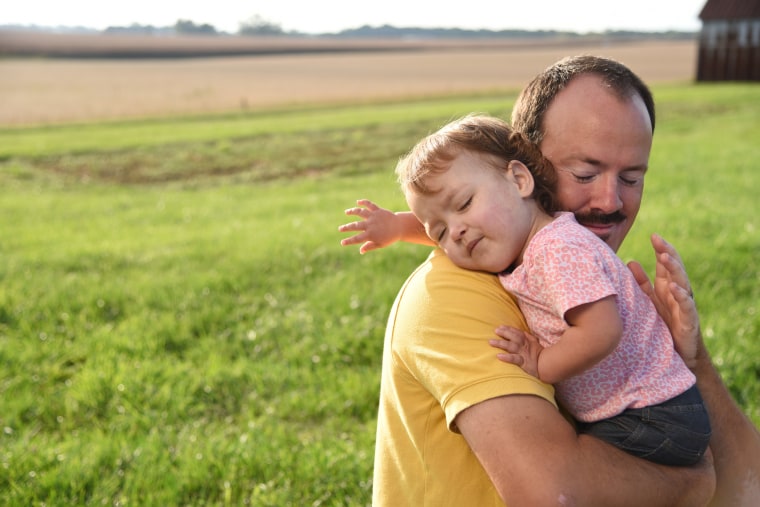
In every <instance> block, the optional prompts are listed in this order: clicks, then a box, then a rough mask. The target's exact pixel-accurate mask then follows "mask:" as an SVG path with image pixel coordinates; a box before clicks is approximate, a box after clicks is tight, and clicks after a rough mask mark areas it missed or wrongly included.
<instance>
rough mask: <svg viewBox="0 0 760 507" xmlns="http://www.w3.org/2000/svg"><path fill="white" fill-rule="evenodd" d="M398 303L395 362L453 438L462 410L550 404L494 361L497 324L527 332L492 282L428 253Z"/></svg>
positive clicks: (540, 390) (525, 379) (550, 392)
mask: <svg viewBox="0 0 760 507" xmlns="http://www.w3.org/2000/svg"><path fill="white" fill-rule="evenodd" d="M433 255H434V257H433V258H432V260H431V263H430V266H431V268H430V269H428V270H425V271H421V272H418V273H417V274H416V276H415V278H414V279H412V280H411V281H410V283H409V285H408V286H407V288H406V291H405V294H404V296H403V298H402V299H401V300H400V301H399V305H398V308H397V309H398V311H397V314H396V317H395V318H396V321H395V323H394V326H395V327H396V332H397V333H398V332H401V333H404V334H405V336H404V339H403V340H397V341H396V343H397V344H402V345H401V346H398V347H397V348H396V350H395V354H396V360H399V361H403V362H404V363H405V367H406V369H407V370H408V371H409V372H410V373H411V374H412V375H413V376H414V377H415V378H416V380H417V381H418V382H420V383H421V384H422V385H424V386H425V387H426V389H427V390H428V391H429V392H430V393H431V394H432V396H433V397H434V398H435V399H437V400H438V402H439V403H440V404H441V407H442V408H443V410H444V411H445V413H446V420H447V423H448V425H449V428H450V429H451V430H452V431H457V428H456V427H455V424H454V420H455V418H456V416H457V414H459V413H460V412H461V411H462V410H464V409H466V408H468V407H471V406H473V405H475V404H477V403H480V402H482V401H485V400H488V399H491V398H496V397H499V396H505V395H510V394H523V395H525V394H528V395H535V396H539V397H541V398H544V399H546V400H547V401H548V402H550V403H552V404H554V405H555V406H556V403H555V401H554V389H553V387H552V386H550V385H548V384H544V383H543V382H541V381H539V380H538V379H536V378H535V377H532V376H530V375H528V374H527V373H525V372H524V371H523V370H522V369H521V368H519V367H518V366H515V365H511V364H507V363H504V362H502V361H499V360H498V359H497V358H496V354H497V350H496V349H494V348H493V347H491V346H490V345H489V344H488V340H489V339H491V338H493V337H495V335H494V330H495V329H496V327H498V326H499V325H502V324H504V325H508V326H512V327H517V328H521V329H527V326H526V324H525V320H524V319H523V316H522V314H521V313H520V311H519V309H518V306H517V303H516V301H515V299H514V298H513V297H512V295H511V294H509V293H507V292H506V291H505V290H504V289H503V288H502V286H501V284H500V283H499V281H498V278H497V277H496V276H495V275H490V274H486V273H478V272H474V271H467V270H464V269H460V268H457V267H456V266H454V265H453V264H452V263H451V261H450V260H449V259H448V258H446V257H445V256H444V255H442V254H439V255H436V254H433Z"/></svg>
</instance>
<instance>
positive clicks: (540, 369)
mask: <svg viewBox="0 0 760 507" xmlns="http://www.w3.org/2000/svg"><path fill="white" fill-rule="evenodd" d="M565 320H567V323H568V324H569V327H568V328H567V329H566V330H565V332H564V333H562V337H561V338H560V339H559V341H557V343H556V344H554V345H552V346H551V347H547V348H543V347H542V346H541V345H540V344H539V343H538V340H536V338H534V337H533V336H532V335H530V334H528V333H525V332H523V331H520V330H517V329H514V328H510V327H505V326H502V327H499V328H498V329H496V334H497V335H498V336H499V337H500V338H501V339H500V340H490V342H489V343H490V344H491V346H492V347H495V348H497V349H501V350H503V351H504V352H503V353H499V354H497V357H498V358H499V359H500V360H502V361H504V362H506V363H512V364H516V365H517V366H520V367H521V368H522V369H523V370H525V371H526V372H527V373H530V374H531V375H533V376H535V377H538V378H539V379H541V380H542V381H544V382H546V383H547V384H554V383H557V382H560V381H562V380H565V379H566V378H569V377H572V376H574V375H578V374H579V373H582V372H583V371H585V370H587V369H589V368H591V367H592V366H594V365H595V364H597V363H598V362H599V361H601V360H602V359H604V358H605V357H606V356H607V355H608V354H610V353H611V352H612V351H613V350H614V349H615V347H617V345H618V343H620V337H621V335H622V333H623V323H622V320H621V318H620V314H619V313H618V309H617V305H616V303H615V296H608V297H606V298H603V299H600V300H599V301H595V302H593V303H587V304H584V305H581V306H577V307H575V308H572V309H570V310H568V311H567V312H566V313H565Z"/></svg>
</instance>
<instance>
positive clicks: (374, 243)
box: [338, 199, 435, 254]
mask: <svg viewBox="0 0 760 507" xmlns="http://www.w3.org/2000/svg"><path fill="white" fill-rule="evenodd" d="M356 204H357V206H356V207H354V208H348V209H347V210H346V215H349V216H356V217H359V218H361V219H362V220H357V221H355V222H350V223H347V224H343V225H341V226H340V227H338V231H340V232H355V231H358V234H355V235H353V236H350V237H348V238H344V239H343V240H341V242H340V244H341V245H343V246H348V245H358V244H360V243H361V244H362V245H361V246H360V247H359V253H360V254H363V253H366V252H369V251H370V250H377V249H380V248H384V247H386V246H390V245H392V244H393V243H395V242H397V241H406V242H407V243H417V244H420V245H430V246H435V242H434V241H433V240H431V239H430V238H429V237H428V236H427V234H426V233H425V228H424V227H423V226H422V224H421V223H420V222H419V220H417V217H415V216H414V215H413V214H412V213H411V212H410V211H400V212H398V213H394V212H392V211H390V210H387V209H385V208H381V207H380V206H378V205H377V204H375V203H374V202H372V201H370V200H367V199H359V200H358V201H356Z"/></svg>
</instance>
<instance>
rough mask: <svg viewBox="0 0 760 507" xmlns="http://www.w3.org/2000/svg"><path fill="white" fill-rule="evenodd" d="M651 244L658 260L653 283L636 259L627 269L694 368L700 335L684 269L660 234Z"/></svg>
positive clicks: (678, 349)
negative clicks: (649, 299) (650, 300)
mask: <svg viewBox="0 0 760 507" xmlns="http://www.w3.org/2000/svg"><path fill="white" fill-rule="evenodd" d="M652 246H653V247H654V251H655V256H656V259H657V265H656V268H655V279H654V285H652V283H651V282H650V281H649V277H648V276H647V274H646V272H644V269H643V268H642V267H641V265H640V264H639V263H638V262H630V263H628V268H629V269H630V270H631V272H632V273H633V276H634V277H635V278H636V281H637V282H638V284H639V287H641V289H642V290H643V291H644V292H645V293H646V294H647V295H648V296H649V297H650V298H651V299H652V302H653V303H654V305H655V307H656V308H657V313H659V314H660V317H662V319H663V320H664V321H665V323H666V324H667V325H668V329H670V334H671V335H673V345H674V346H675V349H676V351H677V352H678V354H679V355H680V356H681V358H682V359H683V360H684V362H685V363H686V365H687V366H688V367H690V368H693V367H694V366H695V365H696V356H697V347H698V343H699V341H700V340H701V335H700V330H699V314H698V313H697V306H696V303H695V302H694V296H693V294H692V292H691V284H690V283H689V277H688V275H687V274H686V268H684V265H683V262H682V261H681V257H680V256H679V255H678V252H677V251H676V249H675V248H673V246H672V245H670V244H669V243H668V242H667V241H665V240H664V239H662V238H661V237H660V236H658V235H656V234H654V235H652Z"/></svg>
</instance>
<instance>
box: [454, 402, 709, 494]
mask: <svg viewBox="0 0 760 507" xmlns="http://www.w3.org/2000/svg"><path fill="white" fill-rule="evenodd" d="M457 425H458V427H459V429H460V430H461V432H462V435H463V436H464V437H465V439H466V440H467V442H468V444H469V445H470V448H471V449H472V450H473V452H474V453H475V455H476V456H477V458H478V460H479V461H480V463H481V464H482V465H483V468H484V469H485V471H486V473H488V475H489V477H490V478H491V481H492V482H493V484H494V486H495V487H496V489H497V491H498V492H499V494H500V495H501V497H502V499H503V500H504V501H505V503H506V504H507V505H509V506H510V507H520V506H523V505H525V506H530V507H535V506H541V505H576V506H586V505H604V506H627V505H631V506H637V507H638V506H641V505H646V506H648V507H653V506H667V507H673V506H681V505H683V506H687V505H688V506H694V505H705V503H706V502H707V501H708V499H709V498H710V496H711V494H712V492H713V489H714V487H715V482H714V481H715V475H714V472H713V470H712V466H711V463H710V462H709V461H707V460H706V461H704V462H703V463H702V464H701V465H700V466H698V467H694V468H679V467H666V466H664V465H656V464H654V463H650V462H648V461H645V460H643V459H640V458H635V457H633V456H631V455H629V454H626V453H624V452H623V451H620V450H619V449H616V448H614V447H612V446H611V445H609V444H607V443H604V442H602V441H601V440H598V439H596V438H593V437H590V436H587V435H580V436H579V435H576V433H575V431H574V430H573V428H572V427H571V426H570V424H569V423H568V422H567V421H566V420H565V419H564V418H563V417H562V416H561V415H560V414H559V412H557V410H556V409H555V408H554V407H553V406H552V405H550V404H549V403H548V402H546V401H545V400H542V399H539V398H537V397H535V396H519V395H512V396H503V397H500V398H495V399H492V400H487V401H484V402H482V403H479V404H478V405H474V406H472V407H470V408H468V409H466V410H465V411H463V412H462V413H461V414H460V415H459V416H457Z"/></svg>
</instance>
